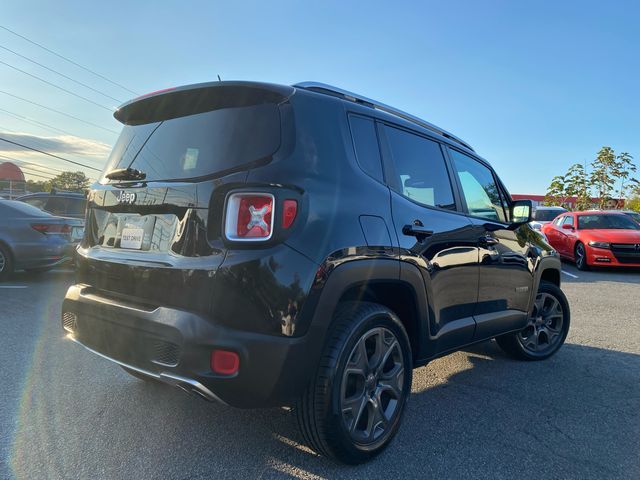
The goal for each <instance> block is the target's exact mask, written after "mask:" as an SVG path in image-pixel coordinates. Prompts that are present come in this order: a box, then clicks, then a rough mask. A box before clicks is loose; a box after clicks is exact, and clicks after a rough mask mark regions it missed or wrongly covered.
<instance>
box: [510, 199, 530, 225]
mask: <svg viewBox="0 0 640 480" xmlns="http://www.w3.org/2000/svg"><path fill="white" fill-rule="evenodd" d="M531 220H533V203H531V200H516V201H515V202H513V203H512V204H511V224H512V225H514V226H520V225H522V224H524V223H529V222H530V221H531Z"/></svg>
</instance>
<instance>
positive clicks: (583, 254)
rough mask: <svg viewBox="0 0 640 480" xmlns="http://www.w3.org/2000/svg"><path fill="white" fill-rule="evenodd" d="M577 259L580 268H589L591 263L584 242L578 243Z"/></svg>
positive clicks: (583, 269)
mask: <svg viewBox="0 0 640 480" xmlns="http://www.w3.org/2000/svg"><path fill="white" fill-rule="evenodd" d="M575 259H576V267H578V270H582V271H585V270H589V264H588V263H587V250H586V248H585V246H584V243H580V242H578V243H576V249H575Z"/></svg>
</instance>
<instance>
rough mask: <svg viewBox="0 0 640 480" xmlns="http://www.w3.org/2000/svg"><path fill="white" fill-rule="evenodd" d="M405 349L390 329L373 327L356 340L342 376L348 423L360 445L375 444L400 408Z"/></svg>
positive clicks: (342, 400)
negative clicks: (403, 349)
mask: <svg viewBox="0 0 640 480" xmlns="http://www.w3.org/2000/svg"><path fill="white" fill-rule="evenodd" d="M404 369H405V365H404V360H403V355H402V350H401V348H400V344H399V342H398V339H397V338H396V336H395V335H394V334H393V332H391V331H390V330H388V329H386V328H383V327H379V328H374V329H372V330H369V331H368V332H366V333H365V334H364V335H362V336H361V337H360V339H359V340H358V341H357V342H356V345H355V346H354V347H353V350H352V351H351V354H350V355H349V359H348V361H347V365H346V366H345V369H344V373H343V376H342V385H341V394H340V408H341V412H342V419H343V422H344V426H345V427H346V429H347V431H348V432H349V434H350V436H351V438H352V439H353V440H354V441H355V442H356V443H359V444H371V443H373V442H375V441H377V440H379V439H381V437H382V436H383V435H384V434H385V433H387V432H388V431H389V430H390V428H389V427H390V426H391V425H392V423H393V421H394V420H395V416H396V415H397V414H398V412H399V411H400V404H401V401H402V395H403V386H404V378H405V371H404Z"/></svg>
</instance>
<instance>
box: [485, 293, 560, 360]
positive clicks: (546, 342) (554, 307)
mask: <svg viewBox="0 0 640 480" xmlns="http://www.w3.org/2000/svg"><path fill="white" fill-rule="evenodd" d="M570 317H571V315H570V312H569V302H568V301H567V297H565V295H564V293H563V292H562V290H560V287H558V286H556V285H554V284H553V283H548V282H540V288H539V289H538V294H537V295H536V300H535V304H534V307H533V313H532V315H531V316H530V317H529V320H528V322H527V326H526V327H525V328H524V329H522V330H521V331H519V332H516V333H510V334H507V335H502V336H500V337H496V342H497V343H498V345H499V346H500V348H502V349H503V350H504V351H505V352H506V353H508V354H509V355H511V356H513V357H515V358H518V359H521V360H544V359H545V358H549V357H550V356H551V355H553V354H554V353H556V352H557V351H558V350H559V349H560V347H561V346H562V345H563V344H564V341H565V339H566V338H567V334H568V333H569V323H570Z"/></svg>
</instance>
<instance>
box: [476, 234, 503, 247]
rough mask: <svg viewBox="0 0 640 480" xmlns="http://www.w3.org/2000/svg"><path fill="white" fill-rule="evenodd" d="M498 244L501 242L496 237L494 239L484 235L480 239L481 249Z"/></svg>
mask: <svg viewBox="0 0 640 480" xmlns="http://www.w3.org/2000/svg"><path fill="white" fill-rule="evenodd" d="M498 243H500V240H498V239H497V238H496V237H492V236H491V235H483V236H482V237H480V238H479V239H478V244H480V246H481V247H491V246H493V245H497V244H498Z"/></svg>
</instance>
